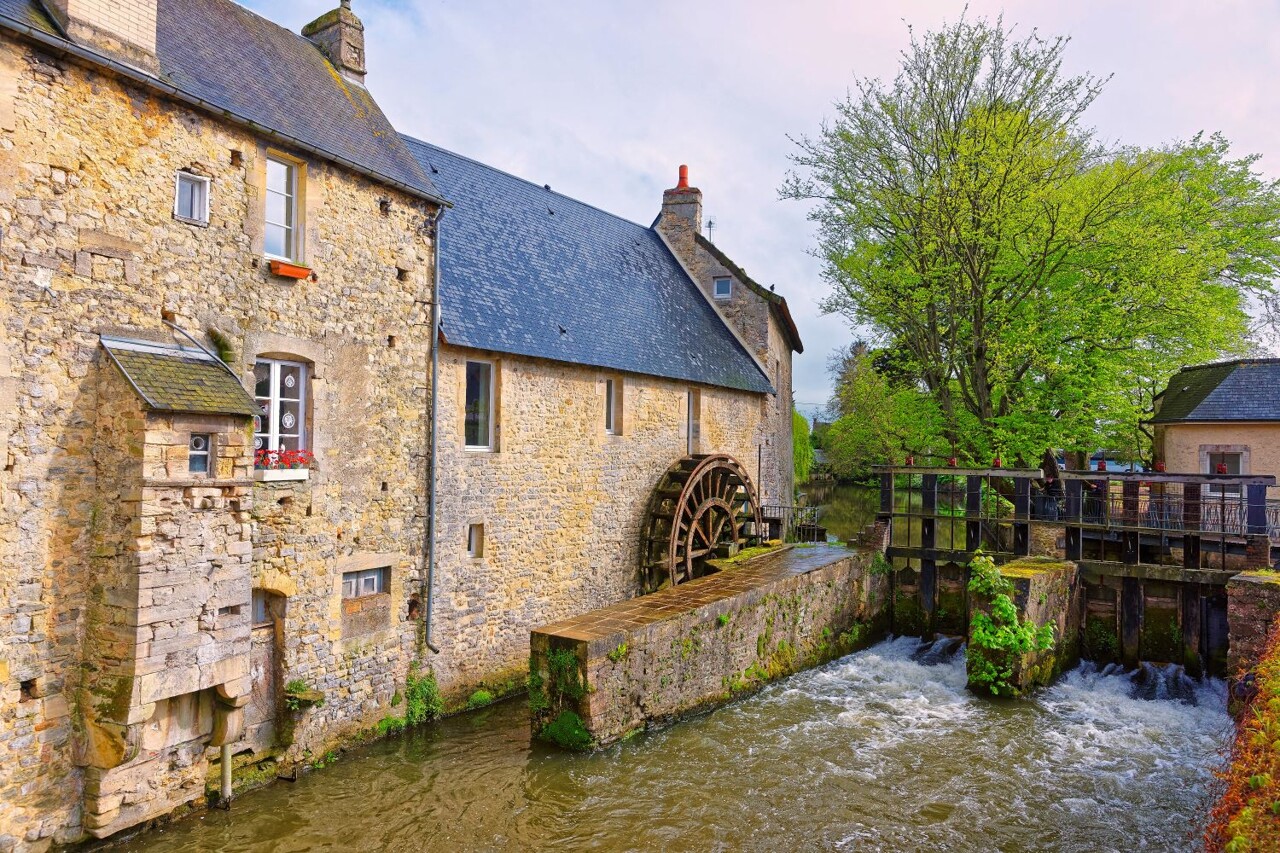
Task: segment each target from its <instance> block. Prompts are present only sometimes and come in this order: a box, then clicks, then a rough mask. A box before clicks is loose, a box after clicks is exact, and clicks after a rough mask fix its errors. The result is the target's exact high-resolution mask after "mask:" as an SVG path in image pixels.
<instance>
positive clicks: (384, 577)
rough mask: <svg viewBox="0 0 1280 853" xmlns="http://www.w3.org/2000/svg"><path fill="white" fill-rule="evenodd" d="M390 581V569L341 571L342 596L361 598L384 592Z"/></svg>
mask: <svg viewBox="0 0 1280 853" xmlns="http://www.w3.org/2000/svg"><path fill="white" fill-rule="evenodd" d="M390 582H391V569H389V568H385V567H384V568H381V569H364V570H363V571H359V572H343V573H342V597H343V598H363V597H364V596H366V595H377V594H378V593H380V592H386V591H387V589H388V587H389V586H390Z"/></svg>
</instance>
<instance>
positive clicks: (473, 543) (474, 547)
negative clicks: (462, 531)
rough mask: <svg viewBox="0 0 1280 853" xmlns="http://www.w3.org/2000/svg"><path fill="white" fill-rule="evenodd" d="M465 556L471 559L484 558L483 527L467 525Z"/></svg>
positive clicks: (480, 525) (481, 525)
mask: <svg viewBox="0 0 1280 853" xmlns="http://www.w3.org/2000/svg"><path fill="white" fill-rule="evenodd" d="M467 555H468V556H469V557H473V558H479V557H483V556H484V525H483V524H469V525H467Z"/></svg>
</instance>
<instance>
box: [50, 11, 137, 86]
mask: <svg viewBox="0 0 1280 853" xmlns="http://www.w3.org/2000/svg"><path fill="white" fill-rule="evenodd" d="M156 6H157V0H45V8H46V9H48V11H49V14H50V15H52V16H53V19H54V20H55V21H57V23H58V26H59V27H61V28H62V31H63V32H64V33H66V34H67V37H68V38H70V39H71V40H72V41H74V42H76V43H77V44H80V45H83V46H85V47H87V48H90V49H92V50H95V51H97V52H98V53H101V54H103V55H104V56H107V57H109V58H111V59H114V60H116V61H118V62H123V63H124V64H126V65H131V66H133V67H134V68H138V69H140V70H142V71H146V72H147V73H149V74H158V73H159V71H160V63H159V61H158V60H157V59H156Z"/></svg>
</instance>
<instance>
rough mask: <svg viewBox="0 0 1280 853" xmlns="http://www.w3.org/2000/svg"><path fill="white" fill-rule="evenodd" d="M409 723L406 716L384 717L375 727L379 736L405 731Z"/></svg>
mask: <svg viewBox="0 0 1280 853" xmlns="http://www.w3.org/2000/svg"><path fill="white" fill-rule="evenodd" d="M406 725H407V723H406V722H405V719H404V717H383V718H382V719H381V720H378V724H377V725H376V726H375V727H374V731H375V732H376V733H377V735H378V737H386V736H387V735H393V734H398V733H399V732H402V731H404V727H405V726H406Z"/></svg>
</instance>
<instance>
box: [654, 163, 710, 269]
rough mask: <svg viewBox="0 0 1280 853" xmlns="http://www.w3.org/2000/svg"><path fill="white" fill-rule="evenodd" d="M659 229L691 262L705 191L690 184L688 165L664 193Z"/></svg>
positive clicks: (681, 169)
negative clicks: (672, 185)
mask: <svg viewBox="0 0 1280 853" xmlns="http://www.w3.org/2000/svg"><path fill="white" fill-rule="evenodd" d="M657 227H658V230H659V231H661V232H662V235H663V236H664V237H666V238H667V242H668V244H669V245H670V246H671V248H672V249H673V250H674V251H675V253H676V254H677V255H678V256H680V258H681V259H682V260H684V261H685V262H686V263H689V262H690V261H691V260H692V259H693V258H694V257H695V256H696V250H695V246H694V238H695V237H697V235H699V234H701V233H702V190H700V189H698V188H697V187H691V186H689V167H688V166H681V167H680V180H679V181H678V182H677V183H676V185H675V187H674V188H673V189H669V190H665V191H664V192H663V193H662V215H661V216H659V217H658V224H657Z"/></svg>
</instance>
